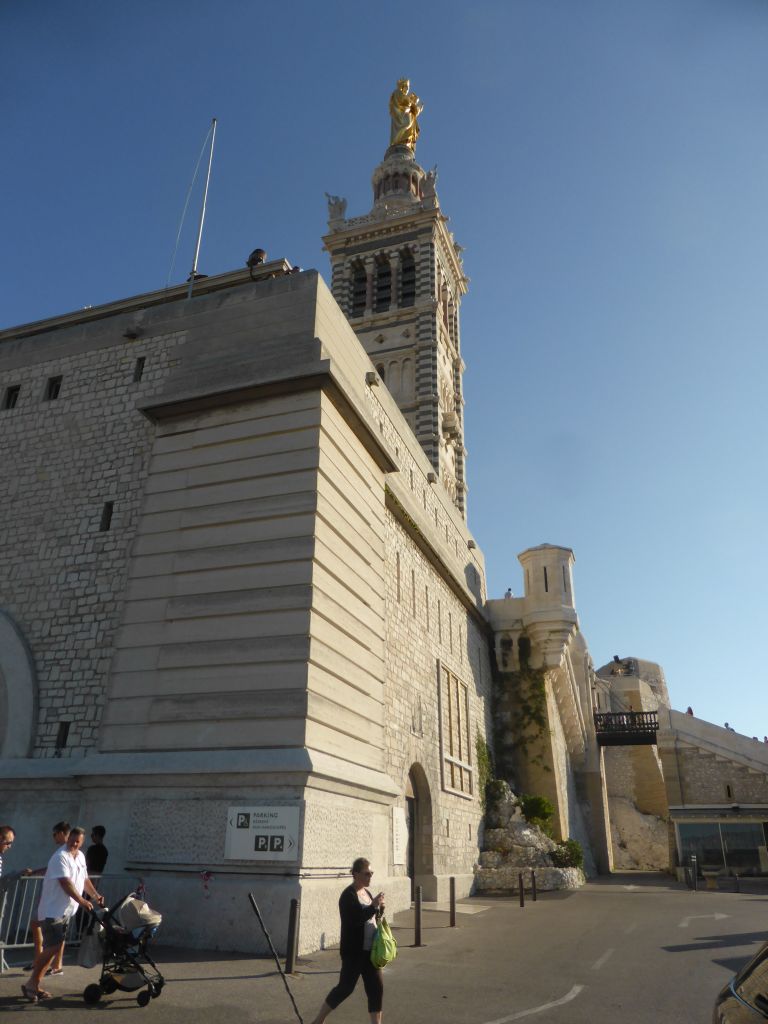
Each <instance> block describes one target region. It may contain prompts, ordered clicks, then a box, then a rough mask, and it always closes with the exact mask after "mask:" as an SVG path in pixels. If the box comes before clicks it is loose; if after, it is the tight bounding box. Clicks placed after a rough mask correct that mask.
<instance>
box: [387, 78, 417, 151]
mask: <svg viewBox="0 0 768 1024" xmlns="http://www.w3.org/2000/svg"><path fill="white" fill-rule="evenodd" d="M410 87H411V83H410V81H409V80H408V79H407V78H401V79H399V81H398V83H397V85H396V86H395V91H394V92H393V93H392V95H391V96H390V97H389V117H390V130H389V144H390V146H407V147H408V148H409V149H410V150H411V151H413V150H414V149H415V148H416V139H418V137H419V124H418V121H417V118H418V116H419V114H420V113H421V112H422V110H423V109H424V107H423V106H422V105H421V103H419V97H418V96H417V95H416V93H415V92H409V89H410Z"/></svg>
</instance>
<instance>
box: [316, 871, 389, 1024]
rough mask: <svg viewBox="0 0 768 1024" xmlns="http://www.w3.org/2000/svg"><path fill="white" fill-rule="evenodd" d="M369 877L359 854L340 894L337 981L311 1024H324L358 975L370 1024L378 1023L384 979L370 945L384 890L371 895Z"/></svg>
mask: <svg viewBox="0 0 768 1024" xmlns="http://www.w3.org/2000/svg"><path fill="white" fill-rule="evenodd" d="M372 877H373V871H372V870H371V865H370V862H369V861H367V860H366V859H365V857H358V858H357V860H356V861H355V862H354V864H353V865H352V885H349V886H347V888H346V889H345V890H344V892H342V894H341V896H340V897H339V914H340V916H341V942H340V944H339V953H340V954H341V973H340V974H339V982H338V984H337V985H336V987H335V988H333V989H331V991H330V992H329V993H328V995H327V996H326V997H325V1002H324V1003H323V1005H322V1006H321V1007H320V1012H319V1013H318V1015H317V1016H316V1017H315V1019H314V1021H312V1024H323V1021H324V1020H325V1018H326V1017H327V1016H328V1014H329V1013H331V1011H332V1010H335V1009H336V1007H337V1006H338V1005H339V1004H340V1003H342V1002H343V1001H344V1000H345V999H346V998H347V996H349V995H351V994H352V992H353V991H354V988H355V985H356V984H357V980H358V978H359V977H360V976H361V975H362V977H363V985H364V986H365V994H366V995H367V996H368V1013H369V1014H370V1017H371V1024H381V1005H382V1000H383V998H384V982H383V977H382V972H381V970H379V969H377V968H376V967H374V966H373V964H372V963H371V946H372V945H373V938H374V936H375V934H376V920H375V918H376V915H377V913H378V912H379V911H383V910H384V893H383V892H380V893H377V894H376V896H372V895H371V892H370V890H369V889H368V885H369V884H370V881H371V878H372Z"/></svg>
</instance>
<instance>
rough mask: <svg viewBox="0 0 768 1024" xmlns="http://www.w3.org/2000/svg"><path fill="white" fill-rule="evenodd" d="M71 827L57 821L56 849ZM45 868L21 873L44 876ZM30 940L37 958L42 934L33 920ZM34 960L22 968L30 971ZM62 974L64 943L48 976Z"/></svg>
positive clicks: (30, 869)
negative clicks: (33, 944)
mask: <svg viewBox="0 0 768 1024" xmlns="http://www.w3.org/2000/svg"><path fill="white" fill-rule="evenodd" d="M70 828H71V825H70V824H69V822H68V821H57V822H56V824H55V825H54V826H53V841H54V843H56V846H57V847H62V846H64V844H65V843H66V841H67V836H68V835H69V830H70ZM45 870H46V869H45V868H44V867H42V868H27V870H26V871H22V874H23V875H44V874H45ZM32 940H33V941H34V943H35V956H38V954H39V953H41V952H42V949H43V933H42V931H41V930H40V922H39V921H37V920H35V921H33V922H32ZM34 965H35V964H34V960H33V961H32V963H31V964H27V966H26V967H25V968H24V969H25V970H27V971H31V970H32V968H33V967H34ZM63 973H64V943H63V942H62V944H61V945H60V946H59V952H58V953H57V954H56V956H55V957H54V961H53V963H52V964H51V966H50V968H49V970H48V974H63Z"/></svg>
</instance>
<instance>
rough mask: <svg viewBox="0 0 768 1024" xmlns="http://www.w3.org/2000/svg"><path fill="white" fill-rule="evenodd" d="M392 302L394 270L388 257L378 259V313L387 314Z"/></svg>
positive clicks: (376, 307) (376, 308)
mask: <svg viewBox="0 0 768 1024" xmlns="http://www.w3.org/2000/svg"><path fill="white" fill-rule="evenodd" d="M391 301H392V268H391V267H390V265H389V257H388V256H377V257H376V302H375V310H376V312H377V313H385V312H386V311H387V310H388V309H389V304H390V302H391Z"/></svg>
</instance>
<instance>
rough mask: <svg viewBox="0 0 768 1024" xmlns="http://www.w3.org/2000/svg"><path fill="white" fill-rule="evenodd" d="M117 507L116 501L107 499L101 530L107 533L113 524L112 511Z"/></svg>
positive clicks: (100, 525)
mask: <svg viewBox="0 0 768 1024" xmlns="http://www.w3.org/2000/svg"><path fill="white" fill-rule="evenodd" d="M114 508H115V503H114V501H105V502H104V508H103V509H102V510H101V523H100V524H99V532H100V533H106V532H107V530H108V529H109V528H110V526H111V525H112V513H113V511H114Z"/></svg>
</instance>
